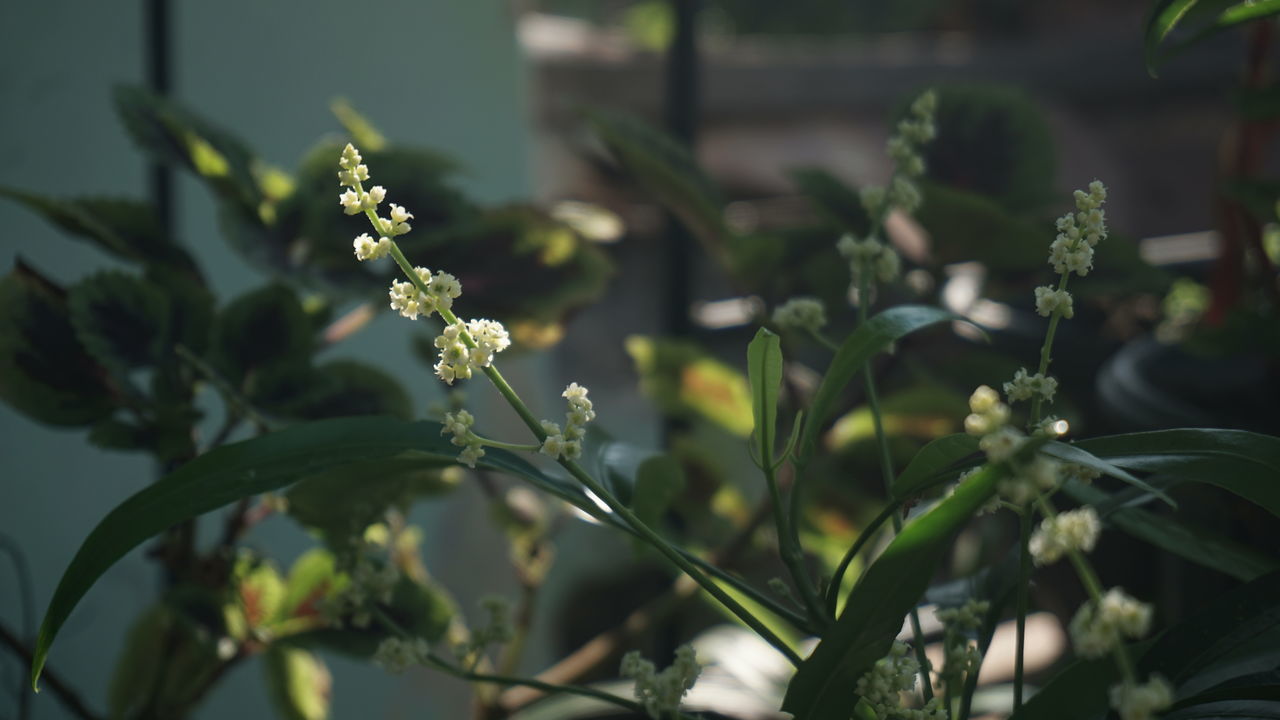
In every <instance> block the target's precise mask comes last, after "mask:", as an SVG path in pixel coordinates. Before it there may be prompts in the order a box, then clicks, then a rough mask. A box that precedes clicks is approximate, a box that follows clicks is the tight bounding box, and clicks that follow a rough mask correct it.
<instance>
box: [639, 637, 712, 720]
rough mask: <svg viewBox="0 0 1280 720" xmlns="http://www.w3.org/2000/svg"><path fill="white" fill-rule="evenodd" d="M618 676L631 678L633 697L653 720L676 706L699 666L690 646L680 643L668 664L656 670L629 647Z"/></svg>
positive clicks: (692, 681)
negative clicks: (633, 682)
mask: <svg viewBox="0 0 1280 720" xmlns="http://www.w3.org/2000/svg"><path fill="white" fill-rule="evenodd" d="M621 673H622V677H624V678H627V679H630V680H634V681H635V694H636V700H639V701H640V704H641V705H644V710H645V712H646V713H648V714H649V717H651V718H653V720H664V719H665V718H668V717H670V716H671V715H672V714H674V713H676V712H677V711H679V709H680V701H681V700H683V699H684V696H685V694H686V693H688V692H689V690H690V689H692V688H693V684H694V683H695V682H697V681H698V675H700V674H701V673H702V666H700V665H698V661H697V658H696V657H695V655H694V652H693V648H691V647H689V646H688V645H681V646H680V647H678V648H676V657H675V660H673V661H672V663H671V665H670V666H669V667H668V668H666V669H665V670H663V671H662V672H658V671H657V668H656V667H655V666H654V664H653V663H652V662H650V661H648V660H645V659H644V658H643V657H641V655H640V653H639V652H638V651H635V650H632V651H631V652H629V653H627V654H626V655H623V656H622V669H621Z"/></svg>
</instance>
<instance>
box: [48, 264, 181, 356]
mask: <svg viewBox="0 0 1280 720" xmlns="http://www.w3.org/2000/svg"><path fill="white" fill-rule="evenodd" d="M67 306H68V308H69V310H70V312H71V324H72V325H73V326H74V327H75V329H76V337H78V338H80V342H81V344H83V345H84V347H85V349H86V350H88V351H89V354H91V355H93V357H94V358H95V359H96V360H97V361H98V362H100V363H101V364H102V365H103V366H105V367H109V368H111V369H113V370H115V371H117V372H121V373H124V372H127V371H129V370H133V369H135V368H139V367H147V366H151V365H155V364H157V363H158V362H159V361H160V358H161V356H162V355H163V354H164V353H165V352H166V350H167V347H166V345H167V340H168V335H169V332H168V330H169V328H168V325H169V303H168V300H167V299H166V298H165V296H164V293H163V292H161V290H160V289H159V288H157V287H156V286H154V285H152V284H151V283H149V282H147V281H146V280H143V279H142V278H139V277H136V276H133V275H129V274H126V273H122V272H115V271H110V270H108V271H104V272H99V273H95V274H93V275H90V276H89V277H87V278H85V279H83V280H81V281H80V282H78V283H76V284H75V285H73V286H72V287H71V290H70V292H69V294H68V298H67Z"/></svg>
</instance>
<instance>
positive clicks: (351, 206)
mask: <svg viewBox="0 0 1280 720" xmlns="http://www.w3.org/2000/svg"><path fill="white" fill-rule="evenodd" d="M338 202H340V203H342V211H343V212H344V213H346V214H348V215H357V214H359V213H360V212H361V211H362V210H364V207H363V205H362V204H361V200H360V194H359V193H357V192H356V191H355V190H348V191H346V192H344V193H342V194H341V195H339V196H338Z"/></svg>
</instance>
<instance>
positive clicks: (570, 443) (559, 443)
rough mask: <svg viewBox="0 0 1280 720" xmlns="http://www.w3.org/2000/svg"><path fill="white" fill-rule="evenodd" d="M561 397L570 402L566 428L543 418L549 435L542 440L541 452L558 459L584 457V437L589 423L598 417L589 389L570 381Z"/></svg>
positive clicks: (543, 425) (544, 429)
mask: <svg viewBox="0 0 1280 720" xmlns="http://www.w3.org/2000/svg"><path fill="white" fill-rule="evenodd" d="M560 397H562V398H564V399H565V400H566V401H567V402H568V404H569V410H568V411H567V412H565V414H564V429H561V428H560V426H559V425H558V424H556V423H553V422H551V421H550V420H543V421H542V431H543V432H545V433H546V434H547V437H546V439H545V440H543V441H542V448H541V452H542V453H543V454H544V455H550V456H551V457H553V458H556V459H557V460H558V459H560V458H564V459H566V460H576V459H578V458H579V457H582V439H583V438H584V437H586V435H587V423H589V422H591V421H592V420H595V419H596V411H595V410H593V409H592V407H591V399H590V398H588V397H587V389H586V388H585V387H583V386H581V385H579V384H578V383H576V382H575V383H569V386H568V387H566V388H565V389H564V392H563V393H560Z"/></svg>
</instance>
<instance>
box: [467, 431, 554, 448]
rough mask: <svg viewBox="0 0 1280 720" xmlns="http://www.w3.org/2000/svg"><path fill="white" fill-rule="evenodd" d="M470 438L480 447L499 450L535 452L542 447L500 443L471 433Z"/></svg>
mask: <svg viewBox="0 0 1280 720" xmlns="http://www.w3.org/2000/svg"><path fill="white" fill-rule="evenodd" d="M471 437H473V438H475V439H476V440H478V441H479V442H480V444H481V445H484V446H486V447H494V448H499V449H501V450H516V451H520V452H537V451H538V449H539V448H541V447H542V446H541V445H521V444H519V443H508V442H502V441H501V440H492V439H490V438H487V437H481V436H480V435H476V434H475V433H471Z"/></svg>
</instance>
